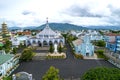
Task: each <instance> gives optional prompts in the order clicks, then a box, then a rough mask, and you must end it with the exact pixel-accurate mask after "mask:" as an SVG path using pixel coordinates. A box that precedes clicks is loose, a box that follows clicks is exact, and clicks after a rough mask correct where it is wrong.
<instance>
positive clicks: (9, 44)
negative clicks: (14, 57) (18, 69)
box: [4, 39, 12, 53]
mask: <svg viewBox="0 0 120 80" xmlns="http://www.w3.org/2000/svg"><path fill="white" fill-rule="evenodd" d="M11 46H12V42H11V41H9V40H8V39H5V44H4V48H5V52H6V53H8V52H10V50H11Z"/></svg>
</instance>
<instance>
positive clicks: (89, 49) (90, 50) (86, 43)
mask: <svg viewBox="0 0 120 80" xmlns="http://www.w3.org/2000/svg"><path fill="white" fill-rule="evenodd" d="M73 45H74V49H75V52H76V53H77V54H81V55H83V56H93V55H94V45H92V43H90V37H89V35H85V36H84V38H83V39H77V40H75V41H73Z"/></svg>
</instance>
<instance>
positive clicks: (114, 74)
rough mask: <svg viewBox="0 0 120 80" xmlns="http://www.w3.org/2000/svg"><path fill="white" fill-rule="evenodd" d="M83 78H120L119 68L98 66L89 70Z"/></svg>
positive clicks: (119, 79) (90, 79) (111, 79)
mask: <svg viewBox="0 0 120 80" xmlns="http://www.w3.org/2000/svg"><path fill="white" fill-rule="evenodd" d="M82 80H120V70H119V69H118V68H107V67H97V68H93V69H90V70H88V71H87V72H86V73H85V74H84V75H83V76H82Z"/></svg>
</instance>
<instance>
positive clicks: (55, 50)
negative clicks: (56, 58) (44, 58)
mask: <svg viewBox="0 0 120 80" xmlns="http://www.w3.org/2000/svg"><path fill="white" fill-rule="evenodd" d="M57 52H58V51H57V44H54V53H57Z"/></svg>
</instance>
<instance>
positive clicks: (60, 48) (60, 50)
mask: <svg viewBox="0 0 120 80" xmlns="http://www.w3.org/2000/svg"><path fill="white" fill-rule="evenodd" d="M62 50H63V49H62V46H61V44H60V45H59V47H58V52H59V53H61V52H62Z"/></svg>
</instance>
